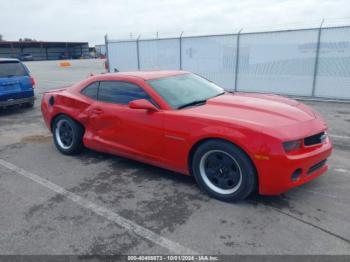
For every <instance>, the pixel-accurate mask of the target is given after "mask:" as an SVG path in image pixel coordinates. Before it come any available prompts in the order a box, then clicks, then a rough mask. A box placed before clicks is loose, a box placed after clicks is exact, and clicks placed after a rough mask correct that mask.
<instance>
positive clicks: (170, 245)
mask: <svg viewBox="0 0 350 262" xmlns="http://www.w3.org/2000/svg"><path fill="white" fill-rule="evenodd" d="M0 165H1V166H3V167H5V168H7V169H9V170H11V171H14V172H15V173H17V174H18V175H22V176H24V177H26V178H28V179H30V180H32V181H34V182H36V183H38V184H40V185H42V186H44V187H46V188H48V189H50V190H51V191H54V192H56V193H58V194H60V195H62V196H65V197H66V198H68V199H70V200H71V201H73V202H74V203H76V204H78V205H80V206H81V207H84V208H86V209H89V210H91V211H93V212H94V213H96V214H98V215H100V216H102V217H105V218H106V219H108V220H110V221H112V222H114V223H116V224H117V225H119V226H120V227H123V228H125V229H126V230H128V231H132V232H133V233H135V234H136V235H138V236H140V237H142V238H144V239H147V240H149V241H151V242H152V243H154V244H157V245H159V246H161V247H164V248H166V249H167V250H169V251H170V252H173V253H174V254H187V255H189V254H197V252H195V251H193V250H191V249H189V248H186V247H184V246H182V245H180V244H179V243H176V242H174V241H172V240H170V239H167V238H165V237H162V236H160V235H158V234H157V233H154V232H153V231H151V230H149V229H147V228H144V227H142V226H140V225H138V224H136V223H134V222H133V221H131V220H128V219H126V218H124V217H122V216H120V215H118V214H117V213H115V212H113V211H111V210H109V209H107V208H105V207H102V206H99V205H97V204H95V203H93V202H91V201H89V200H87V199H85V198H82V197H80V196H78V195H76V194H74V193H72V192H70V191H67V190H66V189H64V188H63V187H61V186H59V185H56V184H54V183H52V182H51V181H49V180H46V179H44V178H42V177H40V176H38V175H35V174H33V173H31V172H28V171H26V170H24V169H23V168H20V167H18V166H15V165H13V164H11V163H10V162H7V161H5V160H3V159H0Z"/></svg>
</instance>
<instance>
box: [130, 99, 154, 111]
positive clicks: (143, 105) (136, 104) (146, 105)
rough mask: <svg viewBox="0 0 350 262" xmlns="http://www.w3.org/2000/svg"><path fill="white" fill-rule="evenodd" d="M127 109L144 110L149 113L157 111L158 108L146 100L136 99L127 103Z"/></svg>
mask: <svg viewBox="0 0 350 262" xmlns="http://www.w3.org/2000/svg"><path fill="white" fill-rule="evenodd" d="M129 107H130V108H132V109H145V110H148V111H151V112H156V111H158V108H157V107H155V105H153V104H152V103H151V102H150V101H148V100H146V99H137V100H134V101H131V102H129Z"/></svg>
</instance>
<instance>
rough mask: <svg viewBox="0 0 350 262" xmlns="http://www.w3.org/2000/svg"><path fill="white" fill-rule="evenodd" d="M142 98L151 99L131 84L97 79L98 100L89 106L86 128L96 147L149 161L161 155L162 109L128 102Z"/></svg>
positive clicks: (155, 159) (162, 136)
mask: <svg viewBox="0 0 350 262" xmlns="http://www.w3.org/2000/svg"><path fill="white" fill-rule="evenodd" d="M120 90H121V91H120ZM135 90H136V91H135ZM142 98H147V99H150V98H149V96H148V95H147V94H146V93H145V92H144V91H143V89H142V88H140V87H138V86H136V85H134V84H131V83H126V82H120V81H109V82H101V83H100V87H99V95H98V100H99V101H96V102H94V103H93V104H92V105H91V107H90V109H89V129H90V130H91V131H92V134H93V137H92V140H93V141H94V142H96V143H94V144H96V146H98V147H99V148H98V150H101V151H107V152H110V153H115V154H120V155H125V156H128V157H132V158H136V159H140V160H145V161H147V160H148V162H149V160H150V161H152V162H153V161H157V160H159V159H162V156H163V155H164V154H163V152H164V148H163V144H164V131H163V113H162V112H161V111H158V112H150V111H147V110H144V109H131V108H129V106H128V105H127V104H128V102H129V101H132V100H135V99H142ZM107 101H108V102H107Z"/></svg>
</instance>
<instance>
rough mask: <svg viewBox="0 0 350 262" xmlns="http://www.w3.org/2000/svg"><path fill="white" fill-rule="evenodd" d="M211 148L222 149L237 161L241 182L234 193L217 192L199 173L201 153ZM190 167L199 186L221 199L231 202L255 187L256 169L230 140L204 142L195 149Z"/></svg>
mask: <svg viewBox="0 0 350 262" xmlns="http://www.w3.org/2000/svg"><path fill="white" fill-rule="evenodd" d="M211 150H222V151H224V152H226V153H228V154H229V155H231V156H232V157H233V158H234V159H235V160H236V161H237V163H238V165H239V167H240V169H241V172H242V183H241V186H240V187H239V188H238V190H237V191H235V192H234V193H232V194H220V193H218V192H215V191H213V190H212V189H211V188H210V187H208V186H207V184H206V183H205V182H204V180H203V178H202V176H201V174H200V170H199V163H200V160H201V158H202V157H203V155H204V154H205V153H206V152H208V151H211ZM191 168H192V172H193V174H194V177H195V179H196V181H197V183H198V185H199V187H200V188H201V189H203V190H204V191H206V192H207V193H208V194H209V195H210V196H212V197H214V198H216V199H219V200H222V201H227V202H233V201H239V200H243V199H245V198H246V197H247V196H248V195H250V194H251V193H252V192H253V190H254V189H255V187H256V183H257V178H256V171H255V168H254V166H253V164H252V162H251V160H250V159H249V157H248V156H247V155H246V154H245V153H244V151H243V150H242V149H240V148H239V147H237V146H235V145H234V144H232V143H230V142H226V141H223V140H218V139H212V140H208V141H206V142H204V143H203V144H201V145H200V146H199V147H198V148H197V150H196V151H195V153H194V156H193V160H192V163H191Z"/></svg>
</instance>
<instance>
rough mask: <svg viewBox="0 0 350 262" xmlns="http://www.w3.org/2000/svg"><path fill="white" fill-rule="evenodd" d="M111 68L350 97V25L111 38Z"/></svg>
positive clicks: (240, 87)
mask: <svg viewBox="0 0 350 262" xmlns="http://www.w3.org/2000/svg"><path fill="white" fill-rule="evenodd" d="M106 47H107V53H108V60H109V67H110V71H112V72H113V71H114V70H118V71H133V70H187V71H191V72H194V73H197V74H199V75H201V76H203V77H206V78H207V79H210V80H212V81H213V82H215V83H217V84H219V85H220V86H222V87H223V88H225V89H226V90H230V91H245V92H269V93H277V94H285V95H295V96H305V97H315V98H332V99H350V26H342V27H322V26H321V27H319V28H312V29H298V30H285V31H271V32H259V33H242V32H238V33H236V34H227V35H208V36H186V37H182V36H180V37H178V38H166V39H136V40H126V41H125V40H120V41H115V40H108V39H107V37H106Z"/></svg>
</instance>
